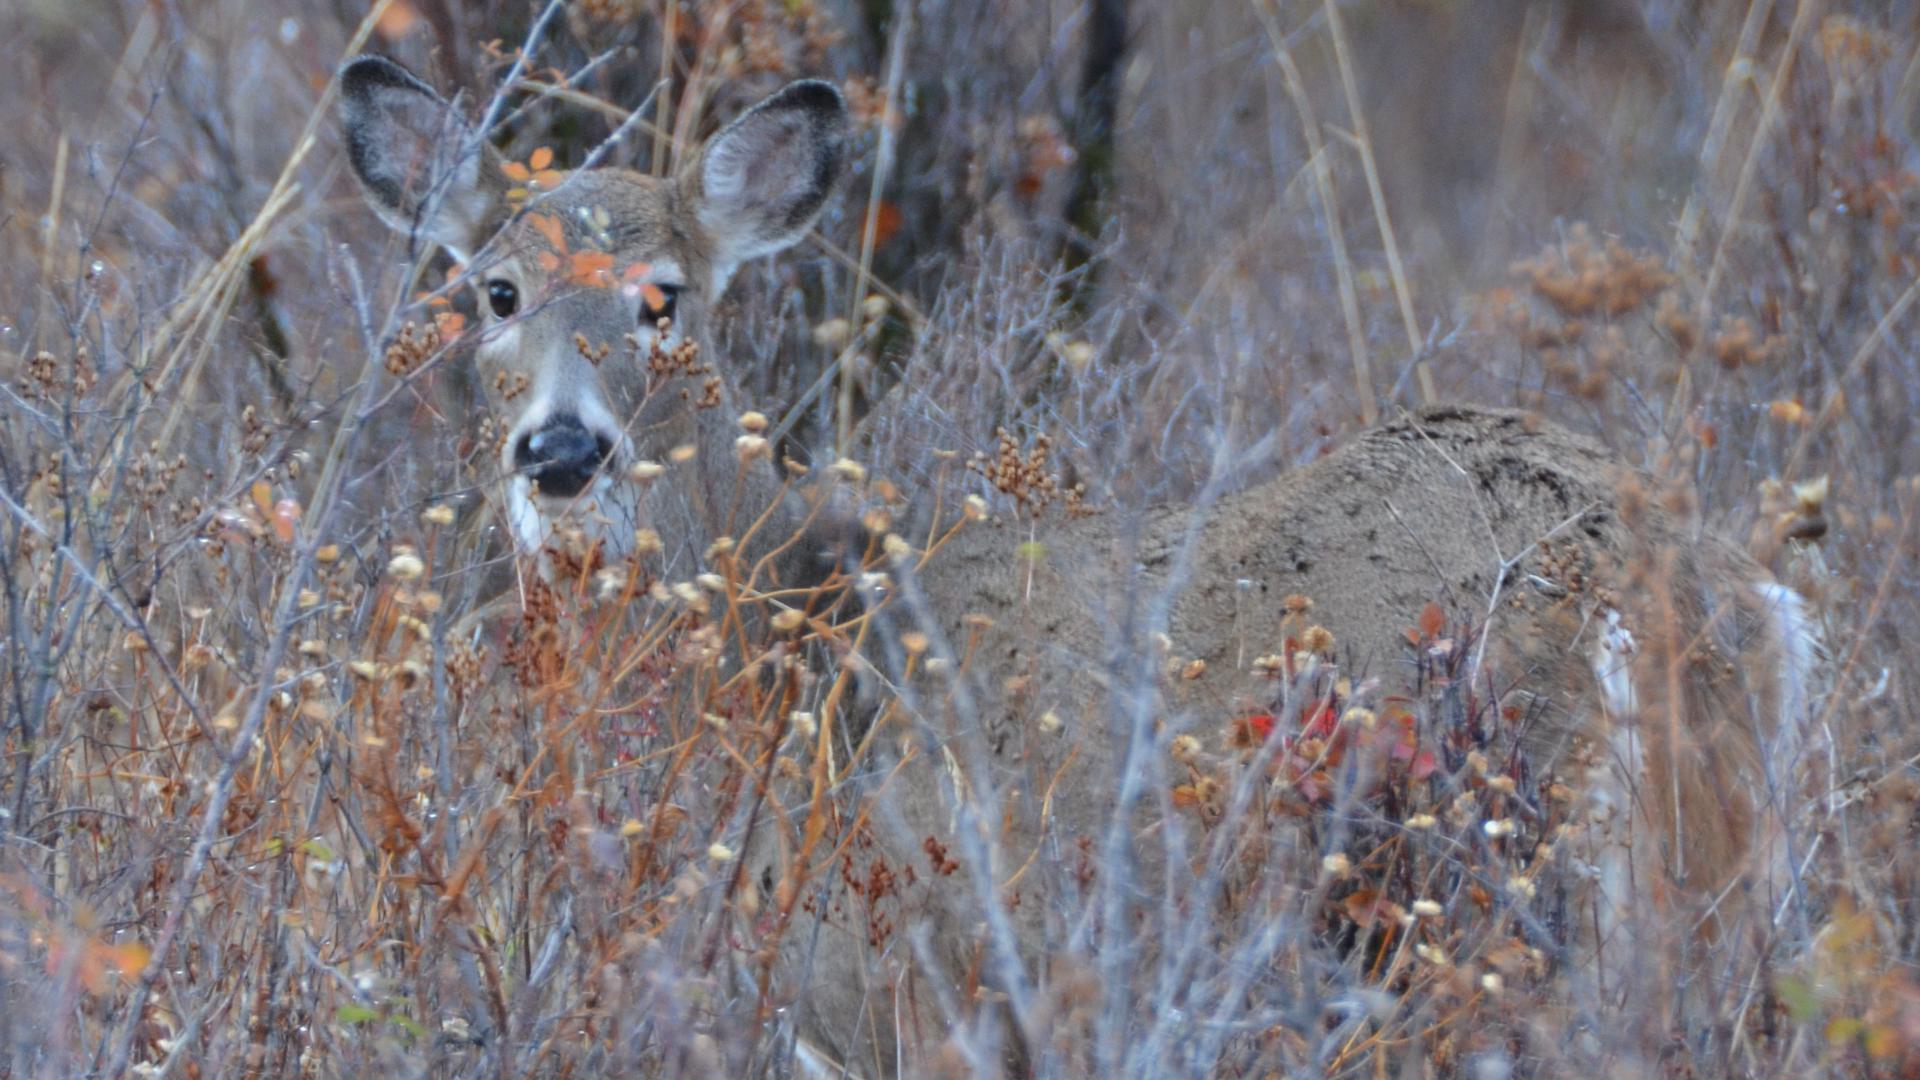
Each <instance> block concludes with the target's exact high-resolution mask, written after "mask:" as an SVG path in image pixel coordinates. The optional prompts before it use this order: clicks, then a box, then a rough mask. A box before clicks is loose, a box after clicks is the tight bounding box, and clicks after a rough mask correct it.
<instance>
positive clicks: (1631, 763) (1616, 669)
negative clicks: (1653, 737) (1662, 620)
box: [1587, 608, 1646, 942]
mask: <svg viewBox="0 0 1920 1080" xmlns="http://www.w3.org/2000/svg"><path fill="white" fill-rule="evenodd" d="M1639 651H1640V650H1639V645H1638V644H1637V643H1636V642H1635V641H1634V639H1633V633H1632V632H1631V631H1629V630H1628V629H1627V628H1626V626H1625V625H1623V624H1622V622H1621V619H1620V613H1619V612H1618V611H1614V610H1612V609H1611V608H1609V609H1608V610H1607V612H1606V620H1605V624H1604V625H1603V627H1602V628H1601V630H1600V633H1599V634H1598V635H1597V636H1596V637H1595V639H1594V643H1593V650H1592V653H1591V654H1590V656H1589V661H1590V663H1591V664H1592V665H1593V676H1594V680H1595V681H1596V682H1598V683H1599V685H1600V699H1601V704H1602V707H1603V708H1604V710H1605V712H1606V715H1607V718H1608V720H1610V721H1611V723H1610V724H1608V727H1607V732H1608V734H1607V740H1606V748H1607V755H1606V760H1605V761H1602V762H1599V763H1598V764H1597V766H1596V768H1595V769H1594V773H1595V774H1596V775H1593V776H1591V777H1590V779H1589V783H1588V787H1587V800H1588V804H1589V815H1590V818H1589V820H1590V821H1591V823H1592V829H1593V834H1594V835H1595V836H1596V838H1597V839H1598V841H1599V850H1598V851H1597V852H1596V853H1595V858H1594V869H1595V871H1596V874H1597V876H1598V878H1599V886H1600V890H1599V896H1598V897H1597V902H1598V904H1599V912H1598V914H1599V933H1600V938H1601V941H1603V942H1604V941H1606V940H1608V939H1609V938H1611V937H1613V936H1614V931H1615V930H1616V929H1617V928H1618V927H1619V926H1620V924H1621V922H1622V920H1623V918H1624V917H1625V915H1626V913H1627V911H1628V910H1630V909H1631V907H1632V905H1633V903H1634V899H1635V893H1636V890H1635V888H1634V881H1633V843H1634V820H1633V795H1632V792H1633V783H1634V781H1635V780H1636V779H1638V778H1639V777H1642V776H1644V775H1646V749H1645V747H1644V746H1643V745H1642V743H1641V740H1640V731H1639V728H1638V726H1637V724H1638V720H1639V718H1638V716H1637V715H1636V714H1637V710H1638V709H1639V695H1638V694H1636V693H1635V692H1634V688H1633V670H1632V668H1633V660H1634V657H1635V656H1636V655H1637V654H1638V653H1639Z"/></svg>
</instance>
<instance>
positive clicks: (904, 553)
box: [880, 533, 913, 563]
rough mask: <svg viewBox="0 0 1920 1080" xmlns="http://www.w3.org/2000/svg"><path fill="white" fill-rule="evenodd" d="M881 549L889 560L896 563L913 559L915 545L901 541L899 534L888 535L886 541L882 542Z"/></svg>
mask: <svg viewBox="0 0 1920 1080" xmlns="http://www.w3.org/2000/svg"><path fill="white" fill-rule="evenodd" d="M880 548H881V550H883V551H885V552H886V553H887V558H889V559H892V560H893V561H894V562H896V563H901V562H905V561H907V560H908V559H910V558H912V557H913V545H912V544H909V543H907V542H906V541H905V540H903V539H901V538H900V535H899V534H898V533H888V534H887V536H886V539H884V540H882V541H880Z"/></svg>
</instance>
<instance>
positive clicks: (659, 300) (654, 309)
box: [640, 285, 680, 327]
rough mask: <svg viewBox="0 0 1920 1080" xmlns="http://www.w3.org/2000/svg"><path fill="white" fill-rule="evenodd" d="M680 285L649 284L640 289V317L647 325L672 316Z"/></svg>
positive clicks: (677, 300)
mask: <svg viewBox="0 0 1920 1080" xmlns="http://www.w3.org/2000/svg"><path fill="white" fill-rule="evenodd" d="M679 300H680V286H678V285H649V286H647V287H646V288H644V289H641V290H640V319H641V321H642V322H643V323H644V324H645V325H647V326H650V327H651V326H654V325H656V324H657V323H659V321H660V320H661V319H671V318H673V315H674V311H675V310H676V309H677V308H678V307H679Z"/></svg>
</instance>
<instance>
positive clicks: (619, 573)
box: [593, 566, 627, 603]
mask: <svg viewBox="0 0 1920 1080" xmlns="http://www.w3.org/2000/svg"><path fill="white" fill-rule="evenodd" d="M593 582H594V589H595V591H596V592H597V593H598V594H599V596H600V600H601V602H602V603H604V602H606V601H608V600H613V599H616V598H618V597H619V595H620V594H621V593H623V592H625V591H626V590H627V574H626V571H624V570H621V569H620V568H619V567H617V566H609V567H607V568H606V569H604V570H602V571H600V572H599V573H597V574H595V575H593Z"/></svg>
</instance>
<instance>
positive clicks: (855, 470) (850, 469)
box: [827, 458, 867, 484]
mask: <svg viewBox="0 0 1920 1080" xmlns="http://www.w3.org/2000/svg"><path fill="white" fill-rule="evenodd" d="M827 471H828V472H830V473H832V474H833V475H835V476H837V477H839V478H840V479H842V480H845V481H847V482H848V483H850V484H858V483H860V482H862V481H864V480H866V478H867V467H866V466H865V465H862V464H860V463H859V462H857V461H854V460H853V459H851V458H841V459H840V460H839V461H836V462H834V463H833V464H832V465H830V466H828V467H827Z"/></svg>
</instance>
